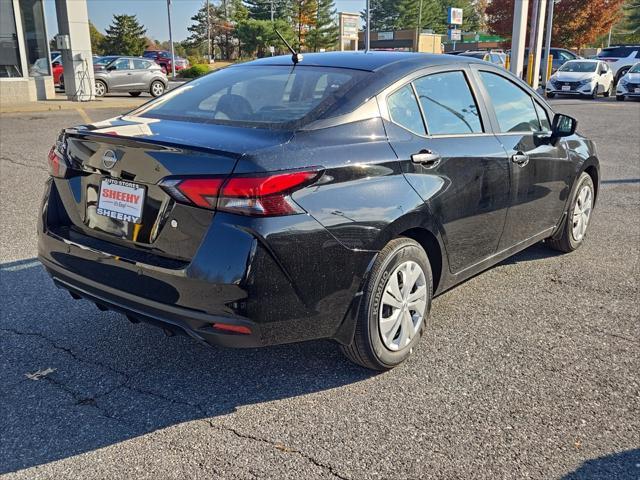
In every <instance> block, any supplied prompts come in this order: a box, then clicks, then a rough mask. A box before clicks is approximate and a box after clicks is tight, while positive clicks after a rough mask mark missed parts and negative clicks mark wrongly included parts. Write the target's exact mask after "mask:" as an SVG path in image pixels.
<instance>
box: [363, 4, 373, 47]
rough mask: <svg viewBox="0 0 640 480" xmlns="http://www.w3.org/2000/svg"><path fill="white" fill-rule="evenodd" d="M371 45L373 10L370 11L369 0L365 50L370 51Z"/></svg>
mask: <svg viewBox="0 0 640 480" xmlns="http://www.w3.org/2000/svg"><path fill="white" fill-rule="evenodd" d="M370 47H371V12H370V11H369V0H367V31H366V32H365V34H364V51H365V52H368V51H369V48H370Z"/></svg>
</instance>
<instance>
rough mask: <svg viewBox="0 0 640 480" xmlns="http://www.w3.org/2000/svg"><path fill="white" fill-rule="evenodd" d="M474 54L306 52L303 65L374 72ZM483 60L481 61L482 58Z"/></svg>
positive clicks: (276, 60)
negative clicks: (392, 66) (391, 67)
mask: <svg viewBox="0 0 640 480" xmlns="http://www.w3.org/2000/svg"><path fill="white" fill-rule="evenodd" d="M475 61H476V60H474V59H473V58H471V57H465V58H464V60H461V58H460V57H459V56H457V55H445V54H431V53H414V52H378V51H369V52H364V51H358V52H324V53H305V54H304V56H303V59H302V61H301V62H300V63H299V65H305V66H313V67H328V68H331V67H333V68H350V69H354V70H365V71H369V72H373V71H376V70H380V69H382V68H385V67H388V66H389V65H394V66H403V65H407V66H409V65H416V64H418V65H419V66H421V67H428V66H430V65H446V64H459V63H461V62H464V63H467V62H469V63H473V62H475ZM478 62H479V61H478ZM245 65H285V66H291V65H292V61H291V56H290V55H279V56H276V57H265V58H260V59H258V60H254V61H252V62H247V63H243V64H240V65H238V66H245Z"/></svg>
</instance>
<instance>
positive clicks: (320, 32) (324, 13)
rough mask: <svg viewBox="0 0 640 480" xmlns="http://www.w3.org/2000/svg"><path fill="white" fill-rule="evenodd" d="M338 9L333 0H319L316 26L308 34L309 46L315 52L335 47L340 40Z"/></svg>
mask: <svg viewBox="0 0 640 480" xmlns="http://www.w3.org/2000/svg"><path fill="white" fill-rule="evenodd" d="M335 16H336V9H335V4H334V2H333V0H317V11H316V22H315V26H314V27H313V28H312V29H311V31H310V32H309V34H308V35H307V39H306V40H307V41H306V43H307V47H308V48H309V50H313V51H314V52H317V51H319V50H320V49H323V48H324V49H325V50H326V49H330V48H334V47H335V46H336V44H337V42H338V26H337V25H336V23H335Z"/></svg>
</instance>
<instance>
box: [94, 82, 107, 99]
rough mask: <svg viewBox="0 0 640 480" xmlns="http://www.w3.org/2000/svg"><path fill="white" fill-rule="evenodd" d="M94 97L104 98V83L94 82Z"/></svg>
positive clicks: (105, 91) (105, 90)
mask: <svg viewBox="0 0 640 480" xmlns="http://www.w3.org/2000/svg"><path fill="white" fill-rule="evenodd" d="M95 88H96V96H97V97H102V96H104V94H105V93H107V89H106V87H105V85H104V83H102V82H96V86H95Z"/></svg>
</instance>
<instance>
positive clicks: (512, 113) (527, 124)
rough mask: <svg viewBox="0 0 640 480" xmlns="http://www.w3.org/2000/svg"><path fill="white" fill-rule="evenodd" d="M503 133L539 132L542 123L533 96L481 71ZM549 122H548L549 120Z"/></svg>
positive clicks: (499, 77) (504, 79)
mask: <svg viewBox="0 0 640 480" xmlns="http://www.w3.org/2000/svg"><path fill="white" fill-rule="evenodd" d="M479 73H480V77H481V79H482V83H484V86H485V89H486V90H487V93H488V94H489V97H490V98H491V103H492V104H493V109H494V111H495V113H496V117H497V119H498V124H499V125H500V131H501V132H537V131H540V122H539V121H538V115H537V113H536V109H535V107H534V102H533V99H532V98H531V95H530V94H529V93H527V92H525V91H524V90H523V89H521V88H520V87H518V86H517V85H516V84H514V83H513V82H511V81H510V80H507V79H506V78H504V77H503V76H501V75H498V74H495V73H492V72H487V71H480V72H479ZM547 121H548V120H547Z"/></svg>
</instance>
